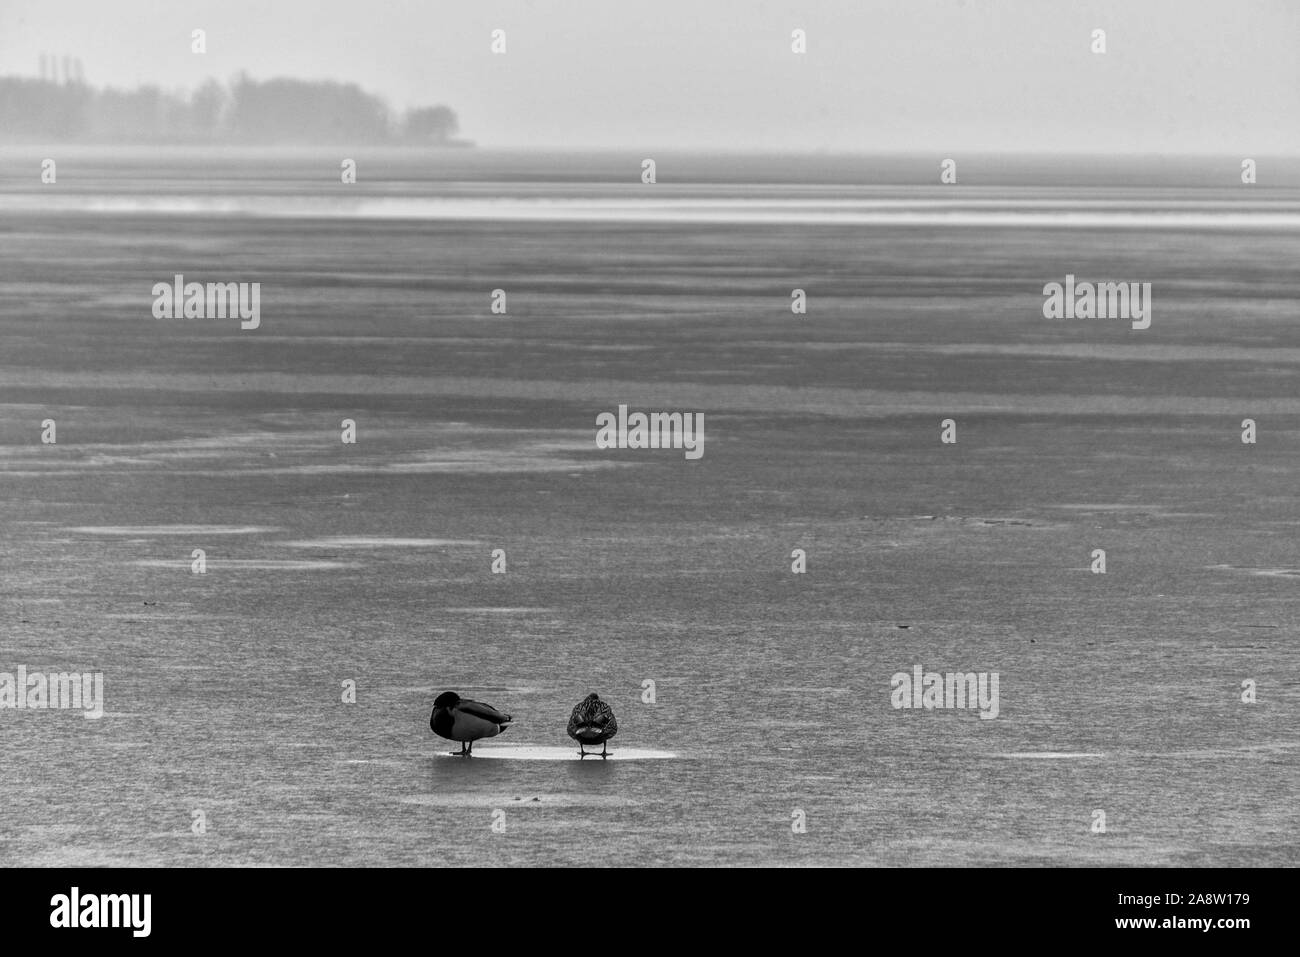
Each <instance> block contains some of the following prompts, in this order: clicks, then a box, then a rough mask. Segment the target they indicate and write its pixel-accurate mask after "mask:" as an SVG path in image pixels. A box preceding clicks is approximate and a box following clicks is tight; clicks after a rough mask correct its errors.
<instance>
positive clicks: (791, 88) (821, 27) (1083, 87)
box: [0, 0, 1300, 156]
mask: <svg viewBox="0 0 1300 957" xmlns="http://www.w3.org/2000/svg"><path fill="white" fill-rule="evenodd" d="M196 27H202V28H204V29H206V30H207V47H208V49H207V53H206V54H204V55H201V56H199V55H195V54H193V53H191V52H190V31H191V30H193V29H194V28H196ZM796 27H800V28H803V29H804V30H806V31H807V35H808V52H807V54H806V55H803V56H797V55H795V54H793V53H791V51H790V32H791V30H793V29H794V28H796ZM1095 28H1101V29H1104V30H1105V31H1106V43H1107V52H1106V53H1105V54H1104V55H1096V54H1093V53H1091V52H1090V50H1089V47H1090V44H1091V36H1090V34H1091V32H1092V30H1093V29H1095ZM494 29H502V30H505V31H506V38H507V50H508V52H507V53H506V54H505V55H504V56H499V55H493V54H492V53H491V52H490V50H489V46H490V34H491V31H492V30H494ZM42 52H48V53H53V54H57V55H60V56H62V55H69V56H76V57H80V58H81V59H82V61H83V62H84V64H85V72H86V79H87V81H88V82H90V83H93V84H97V85H104V84H109V85H114V86H134V85H137V84H141V83H156V84H159V85H161V86H164V87H166V88H169V89H189V88H193V87H194V86H197V85H198V83H199V82H201V81H202V80H203V79H206V78H207V77H216V78H218V79H223V80H224V79H229V78H230V77H231V76H233V75H234V74H235V73H237V72H238V71H240V70H247V71H248V72H249V73H250V74H252V75H253V76H255V77H257V78H259V79H264V78H269V77H272V76H294V77H301V78H319V79H325V78H328V79H338V80H348V81H355V82H357V83H359V84H361V85H362V86H363V87H365V88H366V89H367V90H370V91H372V92H375V93H379V94H380V95H382V96H383V97H384V98H385V99H387V100H388V101H389V102H390V103H391V104H392V105H394V106H396V107H398V108H405V107H408V106H422V105H431V104H434V103H446V104H447V105H449V106H451V107H452V108H453V109H455V110H456V111H457V113H458V114H459V116H460V120H461V132H462V134H463V135H464V136H466V137H467V138H469V139H472V140H475V141H477V142H478V143H479V144H480V145H483V146H521V147H528V146H547V147H551V146H582V147H590V146H598V147H611V148H619V147H629V148H642V147H644V148H649V147H658V148H728V149H763V150H798V151H804V150H817V149H832V150H853V151H874V150H909V151H910V150H938V151H941V152H944V153H955V152H958V151H961V150H968V151H975V150H1007V151H1013V152H1021V151H1044V152H1052V151H1088V150H1100V151H1107V152H1127V151H1135V152H1227V153H1230V154H1240V155H1242V156H1249V155H1255V154H1265V153H1270V152H1278V153H1300V2H1297V0H1117V2H1097V0H965V2H963V0H893V2H872V0H803V2H788V0H644V2H631V0H554V2H544V0H364V2H354V0H301V2H298V0H274V2H271V0H210V2H209V0H156V2H150V0H0V74H24V75H28V76H35V75H37V73H38V57H39V55H40V53H42ZM2 137H3V131H0V138H2Z"/></svg>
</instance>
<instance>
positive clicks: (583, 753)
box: [578, 741, 587, 761]
mask: <svg viewBox="0 0 1300 957" xmlns="http://www.w3.org/2000/svg"><path fill="white" fill-rule="evenodd" d="M586 756H587V752H586V750H585V749H584V748H583V747H582V742H581V741H579V742H578V760H579V761H581V760H582V759H583V758H585V757H586Z"/></svg>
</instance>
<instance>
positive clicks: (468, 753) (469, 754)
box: [465, 741, 474, 758]
mask: <svg viewBox="0 0 1300 957" xmlns="http://www.w3.org/2000/svg"><path fill="white" fill-rule="evenodd" d="M465 757H467V758H472V757H474V742H473V741H471V742H469V750H468V751H466V752H465Z"/></svg>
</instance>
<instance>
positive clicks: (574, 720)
mask: <svg viewBox="0 0 1300 957" xmlns="http://www.w3.org/2000/svg"><path fill="white" fill-rule="evenodd" d="M586 723H587V717H586V711H585V709H584V708H583V707H582V702H579V703H578V704H576V705H575V706H574V708H573V714H571V715H569V727H568V728H567V729H566V730H567V731H568V733H569V736H570V737H572V736H573V735H574V734H575V733H576V732H577V730H578V728H579V727H580V726H582V725H584V724H586Z"/></svg>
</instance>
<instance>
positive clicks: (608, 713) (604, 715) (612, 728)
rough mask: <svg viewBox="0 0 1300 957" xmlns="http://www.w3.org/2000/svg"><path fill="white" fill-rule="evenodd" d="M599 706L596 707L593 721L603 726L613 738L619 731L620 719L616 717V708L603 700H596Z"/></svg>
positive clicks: (599, 726)
mask: <svg viewBox="0 0 1300 957" xmlns="http://www.w3.org/2000/svg"><path fill="white" fill-rule="evenodd" d="M596 705H597V707H596V708H595V709H594V710H595V712H596V713H595V714H594V715H592V718H591V723H592V724H594V725H595V726H596V727H598V728H601V729H603V730H604V732H605V733H606V734H607V735H609V736H610V737H611V738H612V737H613V736H614V734H615V733H616V732H617V731H618V720H617V719H616V718H615V717H614V709H613V708H611V707H610V706H609V705H607V704H606V703H605V702H603V701H598V702H596Z"/></svg>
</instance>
